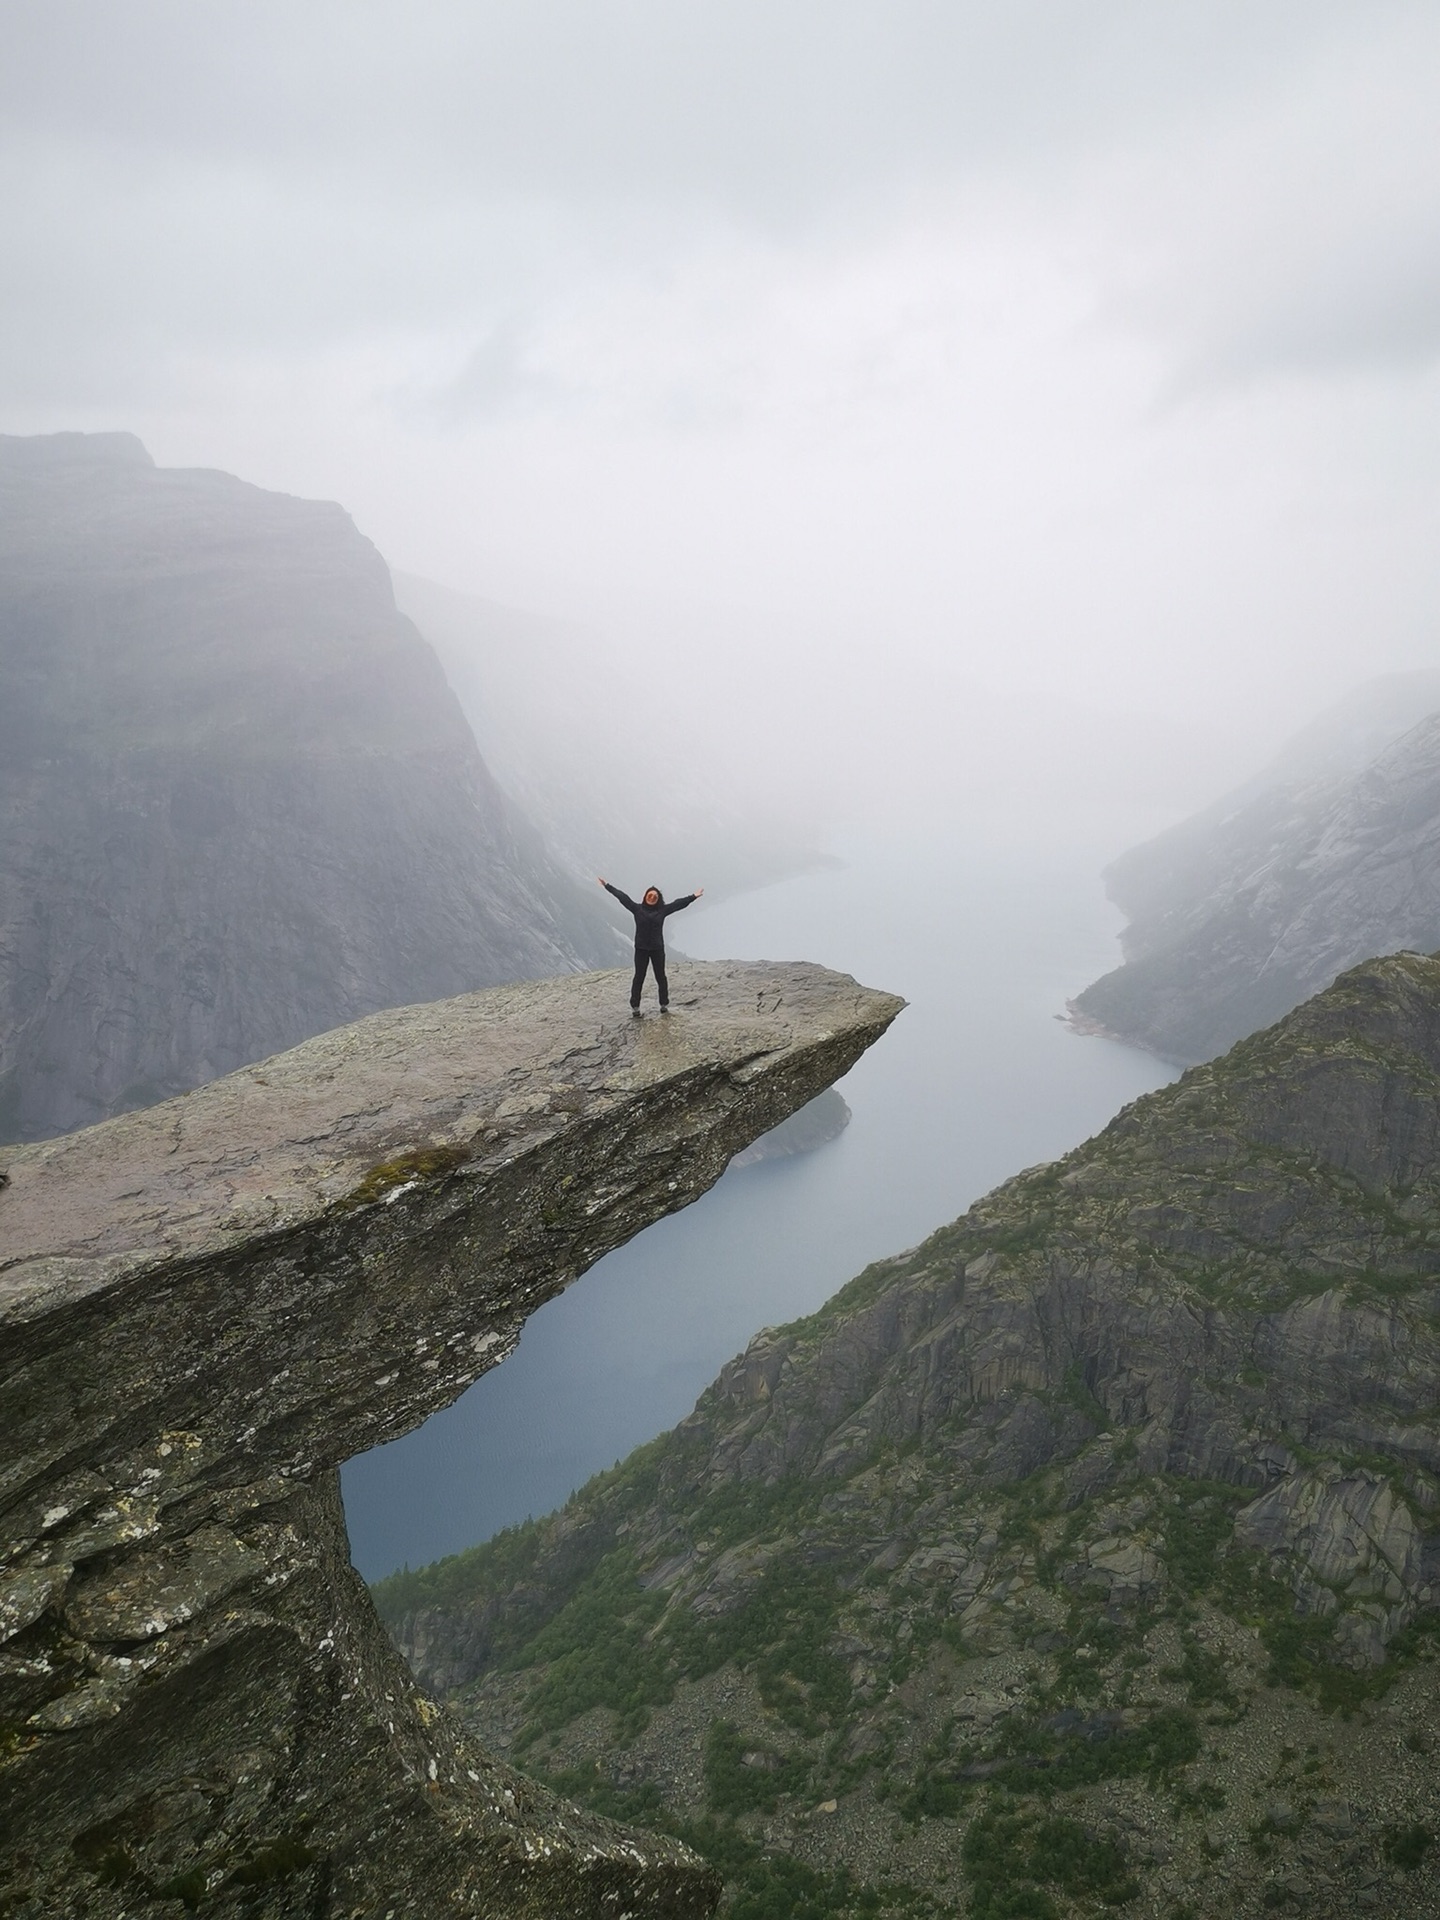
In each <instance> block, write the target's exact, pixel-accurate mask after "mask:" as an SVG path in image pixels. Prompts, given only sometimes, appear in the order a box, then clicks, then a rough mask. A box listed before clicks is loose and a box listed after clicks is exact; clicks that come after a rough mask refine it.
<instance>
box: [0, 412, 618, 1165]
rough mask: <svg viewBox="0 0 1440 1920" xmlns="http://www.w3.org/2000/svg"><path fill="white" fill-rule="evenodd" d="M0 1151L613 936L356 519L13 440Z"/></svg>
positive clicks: (78, 440)
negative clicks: (520, 813)
mask: <svg viewBox="0 0 1440 1920" xmlns="http://www.w3.org/2000/svg"><path fill="white" fill-rule="evenodd" d="M0 819H3V822H4V833H3V835H0V1139H34V1138H39V1137H43V1136H44V1135H46V1134H50V1133H55V1132H58V1131H61V1130H64V1129H66V1128H69V1127H74V1126H78V1125H82V1124H84V1123H87V1122H89V1121H93V1120H96V1119H100V1118H102V1117H104V1116H105V1115H108V1114H111V1113H115V1112H119V1111H121V1110H123V1109H125V1108H127V1107H132V1106H136V1105H143V1104H146V1103H148V1102H150V1101H153V1100H157V1099H160V1098H162V1097H164V1096H166V1095H168V1094H171V1093H174V1092H178V1091H180V1090H182V1089H184V1088H187V1087H190V1086H193V1085H195V1084H197V1083H199V1082H201V1081H204V1080H207V1079H211V1078H213V1077H215V1076H216V1075H218V1074H221V1073H225V1072H227V1071H229V1070H230V1069H232V1068H234V1067H237V1066H239V1065H241V1064H243V1063H245V1062H247V1061H250V1060H253V1059H257V1058H260V1057H263V1056H265V1055H267V1054H270V1053H273V1052H275V1051H277V1050H279V1049H280V1048H283V1047H287V1046H290V1045H293V1044H294V1043H295V1042H297V1041H299V1040H302V1039H304V1038H305V1037H306V1036H308V1035H309V1034H312V1033H316V1032H319V1031H322V1030H324V1029H326V1028H329V1027H332V1026H336V1025H339V1024H341V1023H343V1022H345V1021H348V1020H352V1019H355V1018H357V1017H359V1016H361V1015H363V1014H366V1013H369V1012H372V1011H374V1010H376V1009H378V1008H380V1007H384V1006H390V1005H395V1004H398V1003H405V1002H413V1001H417V1000H427V999H434V998H439V997H441V996H444V995H449V994H454V993H458V992H462V991H465V990H468V989H472V988H477V987H482V986H487V985H491V984H495V983H497V982H500V981H503V980H508V979H515V978H521V977H534V976H538V975H544V974H550V973H555V972H560V971H565V970H568V969H572V968H575V967H580V966H593V965H603V964H608V963H609V962H610V961H611V960H613V959H614V958H615V957H616V954H617V950H618V949H617V943H615V942H614V941H613V938H612V936H611V935H610V934H609V932H608V931H607V929H606V926H605V923H604V919H603V916H602V915H601V913H600V912H599V910H598V908H597V907H596V906H595V905H594V904H593V903H592V902H591V900H590V899H589V898H588V896H586V895H584V894H582V893H581V892H580V891H579V889H577V888H576V887H574V886H573V884H572V883H571V882H570V881H569V880H568V879H566V878H565V877H563V876H562V875H561V874H560V873H559V872H558V871H557V870H556V869H555V868H554V867H553V866H552V865H551V864H550V862H549V860H548V858H547V856H546V855H545V853H544V850H543V848H542V846H541V844H540V842H539V840H538V838H537V837H536V835H535V834H534V833H533V832H532V831H531V830H530V829H529V828H528V827H527V826H526V825H525V823H524V822H523V820H521V819H520V818H518V817H517V816H516V815H515V813H514V812H513V811H512V810H511V809H510V808H509V807H508V806H507V804H506V802H505V801H504V799H503V798H502V796H501V794H500V792H499V790H498V788H497V787H496V785H495V783H494V781H493V780H492V779H491V777H490V775H489V773H488V772H487V770H486V768H485V765H484V763H483V761H482V760H481V758H480V755H479V752H478V750H477V748H476V745H475V741H474V738H473V736H472V734H471V732H470V729H469V727H468V726H467V724H466V722H465V719H464V717H463V715H462V714H461V712H460V709H459V706H458V704H457V702H456V700H455V698H454V696H453V695H452V693H451V692H450V689H449V687H448V686H447V685H446V683H445V678H444V675H443V673H442V671H441V669H440V665H439V662H438V661H437V659H436V658H435V655H434V653H433V652H432V651H431V649H430V648H429V647H428V645H426V643H425V642H424V641H422V640H421V639H420V637H419V636H418V634H417V633H416V632H415V630H414V628H413V627H412V626H411V624H410V623H409V621H408V620H406V619H404V618H403V617H402V616H401V615H399V614H398V613H397V612H396V610H395V605H394V599H393V596H392V593H391V589H390V581H389V574H388V572H387V569H386V567H385V563H384V561H383V560H382V559H381V557H380V555H379V554H378V553H377V552H376V551H375V549H374V548H373V547H372V546H371V545H370V543H369V542H368V541H367V540H365V539H363V538H362V536H361V535H360V534H359V533H358V532H357V531H356V529H355V527H354V525H353V524H352V522H351V521H350V519H349V516H348V515H347V514H345V513H344V512H343V511H342V510H341V508H339V507H338V506H334V505H331V504H328V503H325V502H318V501H305V500H297V499H292V498H290V497H289V496H286V495H283V494H274V493H266V492H263V491H262V490H261V489H260V488H258V487H252V486H247V485H246V484H244V483H243V482H242V481H239V480H236V479H233V478H232V477H231V476H229V475H228V474H223V473H211V472H200V471H166V470H163V469H159V468H157V467H156V466H155V465H154V463H153V462H152V461H151V459H150V457H149V455H148V454H147V453H146V452H145V450H144V448H143V447H142V446H141V445H140V443H139V442H138V441H137V440H135V439H133V438H132V437H131V436H129V435H125V434H98V435H84V434H57V435H51V436H47V437H44V438H40V439H13V438H0Z"/></svg>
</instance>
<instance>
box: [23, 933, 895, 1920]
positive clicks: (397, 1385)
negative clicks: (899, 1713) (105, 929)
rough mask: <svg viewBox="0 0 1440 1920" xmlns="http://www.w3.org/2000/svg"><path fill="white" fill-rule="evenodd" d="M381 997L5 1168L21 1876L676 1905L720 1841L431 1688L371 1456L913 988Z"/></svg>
mask: <svg viewBox="0 0 1440 1920" xmlns="http://www.w3.org/2000/svg"><path fill="white" fill-rule="evenodd" d="M673 980H674V997H675V1002H676V1011H675V1012H674V1013H672V1014H671V1015H670V1016H669V1018H668V1019H666V1020H665V1021H658V1020H653V1021H647V1022H645V1023H643V1024H638V1025H637V1024H636V1023H634V1022H632V1021H631V1019H630V1017H629V1012H628V1008H627V1006H626V1001H625V976H624V975H623V974H620V973H603V974H589V975H580V976H570V977H567V978H565V979H561V980H554V981H547V982H541V983H535V984H530V985H519V986H512V987H507V988H500V989H495V990H492V991H491V992H489V993H484V994H477V995H474V996H470V997H467V998H463V999H459V1000H453V1001H449V1002H445V1003H442V1004H438V1005H431V1006H422V1007H412V1008H406V1009H401V1010H399V1011H395V1012H390V1013H382V1014H377V1015H374V1016H372V1017H371V1018H369V1019H368V1020H365V1021H362V1022H360V1023H358V1024H356V1025H354V1026H351V1027H347V1028H344V1029H342V1030H340V1031H338V1032H335V1033H330V1034H326V1035H323V1036H321V1037H320V1038H318V1039H314V1040H311V1041H309V1042H307V1043H306V1044H305V1045H303V1046H301V1047H299V1048H297V1049H295V1050H294V1051H292V1052H290V1053H288V1054H284V1055H281V1056H279V1057H278V1058H275V1059H272V1060H267V1061H264V1062H262V1063H261V1064H259V1065H258V1066H254V1067H250V1068H247V1069H245V1070H243V1071H241V1072H239V1073H237V1074H235V1075H232V1076H230V1077H229V1078H227V1079H223V1080H219V1081H216V1082H214V1083H212V1084H211V1085H209V1086H206V1087H203V1088H201V1089H199V1090H198V1091H196V1092H194V1093H191V1094H188V1095H186V1096H183V1097H181V1098H179V1099H176V1100H172V1101H169V1102H166V1103H165V1104H163V1105H160V1106H157V1107H153V1108H150V1109H148V1110H146V1111H144V1112H141V1113H135V1114H130V1115H127V1116H124V1117H121V1118H118V1119H115V1120H111V1121H108V1122H106V1123H104V1124H102V1125H100V1126H97V1127H94V1128H89V1129H86V1130H83V1131H81V1132H78V1133H74V1134H70V1135H68V1136H66V1137H65V1138H63V1139H60V1140H55V1141H51V1142H47V1143H44V1144H39V1145H32V1146H27V1147H21V1148H18V1149H16V1150H14V1151H13V1152H12V1153H11V1154H10V1155H9V1156H8V1158H7V1161H6V1163H5V1164H6V1167H7V1170H8V1176H9V1177H8V1182H7V1183H6V1184H4V1185H3V1186H0V1327H3V1334H0V1431H3V1433H4V1435H5V1443H4V1451H3V1462H0V1831H3V1832H4V1835H5V1846H4V1848H3V1850H0V1911H3V1912H5V1913H7V1914H15V1915H27V1916H29V1915H33V1916H35V1920H40V1916H46V1917H47V1920H48V1916H50V1915H54V1914H60V1913H64V1914H69V1915H76V1916H79V1915H85V1916H94V1917H95V1920H120V1916H122V1915H126V1914H129V1915H133V1914H135V1913H137V1912H144V1913H146V1914H147V1915H148V1914H154V1915H155V1916H156V1920H163V1916H174V1920H180V1916H182V1915H183V1914H185V1913H187V1912H190V1911H193V1910H195V1909H197V1908H199V1909H201V1910H203V1911H204V1912H205V1913H207V1914H212V1913H213V1914H215V1915H217V1916H222V1917H223V1916H226V1915H234V1916H240V1915H244V1916H247V1917H249V1916H258V1915H276V1916H279V1915H285V1916H292V1915H293V1916H297V1917H298V1916H301V1915H303V1916H305V1917H306V1920H339V1917H340V1916H341V1915H353V1914H357V1913H363V1914H372V1913H373V1914H387V1913H388V1914H392V1915H393V1916H394V1917H395V1920H401V1917H402V1916H406V1917H407V1920H434V1917H435V1916H437V1915H446V1914H454V1915H473V1916H476V1917H477V1920H479V1917H480V1916H484V1920H504V1917H508V1916H514V1920H542V1917H543V1920H550V1916H553V1915H557V1914H562V1913H563V1914H565V1915H567V1916H569V1915H574V1916H580V1917H581V1920H589V1917H590V1916H593V1917H594V1920H600V1917H601V1916H606V1917H607V1920H616V1916H618V1915H619V1914H622V1913H629V1914H632V1915H634V1916H637V1917H638V1916H641V1915H647V1916H654V1920H670V1916H676V1917H677V1920H684V1916H689V1915H696V1916H699V1915H701V1914H704V1913H706V1912H708V1911H709V1910H710V1909H711V1907H712V1906H713V1904H714V1900H715V1897H716V1894H717V1891H718V1882H717V1881H716V1879H715V1876H714V1875H713V1873H712V1872H711V1871H710V1869H709V1868H707V1867H706V1866H704V1865H703V1863H701V1862H700V1861H698V1860H697V1859H696V1858H695V1857H694V1856H693V1855H691V1854H689V1853H687V1851H686V1850H685V1849H684V1848H683V1847H680V1846H677V1845H675V1844H674V1843H672V1842H670V1841H668V1840H655V1841H653V1842H652V1841H651V1840H649V1839H648V1838H647V1837H645V1836H643V1835H637V1834H634V1833H629V1832H625V1831H621V1830H619V1829H617V1828H614V1827H612V1826H610V1825H609V1824H608V1823H607V1822H605V1821H604V1820H602V1819H597V1818H595V1817H592V1816H591V1815H588V1814H585V1813H582V1812H580V1811H579V1810H577V1809H576V1808H575V1807H573V1806H570V1805H567V1804H564V1803H562V1802H560V1801H558V1800H556V1799H555V1798H554V1797H553V1796H552V1795H550V1794H549V1793H547V1792H546V1791H545V1790H543V1789H542V1788H540V1787H537V1786H536V1785H535V1784H534V1783H532V1782H529V1781H527V1780H525V1779H523V1778H522V1777H521V1776H520V1775H518V1774H516V1773H514V1772H512V1771H511V1770H509V1769H508V1768H506V1767H503V1766H501V1765H499V1764H497V1763H496V1762H495V1761H493V1760H492V1759H490V1758H489V1757H488V1756H487V1755H486V1754H485V1752H484V1751H483V1749H481V1748H479V1747H478V1746H477V1745H476V1743H475V1742H474V1741H473V1740H472V1739H470V1738H469V1737H468V1736H466V1735H465V1734H464V1733H463V1732H462V1731H461V1730H460V1729H459V1728H458V1727H457V1726H456V1725H454V1724H453V1723H452V1722H451V1721H450V1720H449V1718H448V1716H446V1715H444V1714H441V1713H438V1712H437V1710H436V1709H435V1707H434V1706H433V1705H432V1704H431V1703H430V1702H429V1701H428V1700H426V1699H425V1698H423V1697H422V1696H421V1695H420V1694H419V1693H418V1692H417V1690H416V1688H415V1686H414V1683H413V1681H412V1680H411V1679H410V1677H409V1676H408V1675H407V1674H406V1672H405V1670H404V1668H403V1667H402V1666H401V1664H400V1662H399V1661H398V1660H397V1658H396V1657H395V1655H394V1653H393V1651H392V1650H391V1649H390V1648H389V1646H388V1643H387V1642H386V1640H385V1637H384V1635H383V1632H382V1631H381V1629H380V1626H379V1623H378V1621H377V1620H376V1618H375V1616H374V1614H373V1611H372V1609H371V1607H370V1605H369V1602H368V1600H367V1598H366V1595H365V1591H364V1588H363V1587H362V1586H361V1584H360V1582H359V1581H358V1579H357V1578H356V1576H355V1575H354V1574H353V1573H352V1571H351V1570H350V1567H349V1565H348V1560H347V1556H346V1549H345V1534H344V1522H343V1517H342V1515H341V1512H340V1504H339V1493H338V1483H337V1477H336V1472H335V1469H336V1467H337V1466H338V1465H339V1463H340V1462H341V1461H343V1460H344V1459H345V1458H347V1457H348V1456H349V1455H350V1454H352V1453H354V1452H356V1451H357V1450H359V1449H360V1448H363V1447H367V1446H370V1445H372V1444H373V1443H374V1442H375V1441H377V1440H380V1439H384V1438H387V1437H389V1436H391V1435H393V1434H396V1433H399V1432H403V1431H405V1430H406V1429H407V1428H408V1427H410V1426H413V1425H414V1424H416V1423H417V1422H418V1421H419V1420H421V1419H423V1418H424V1417H425V1416H426V1415H427V1414H429V1413H430V1412H432V1411H434V1410H435V1409H436V1408H438V1407H441V1406H444V1405H446V1404H448V1403H449V1402H450V1401H452V1400H453V1399H454V1398H455V1397H456V1395H457V1394H459V1393H460V1392H461V1391H462V1390H463V1389H464V1388H465V1387H466V1386H467V1385H469V1383H470V1382H471V1381H473V1380H474V1379H475V1378H476V1377H477V1376H478V1375H479V1374H481V1373H483V1372H484V1371H485V1370H486V1369H487V1368H489V1367H492V1366H494V1365H496V1364H497V1363H498V1362H499V1361H500V1360H501V1359H503V1358H504V1356H505V1355H506V1354H507V1353H508V1352H509V1351H510V1350H511V1348H512V1347H513V1345H514V1343H515V1340H516V1338H517V1337H518V1334H519V1330H520V1327H521V1325H522V1324H523V1322H524V1320H525V1318H526V1317H527V1315H528V1314H529V1313H531V1312H532V1311H533V1310H534V1309H535V1307H537V1306H538V1305H539V1304H541V1302H543V1301H544V1300H546V1299H548V1298H549V1297H551V1296H552V1295H553V1294H555V1293H556V1292H558V1291H559V1290H560V1288H562V1287H563V1286H564V1285H566V1284H567V1282H568V1281H570V1280H571V1279H573V1278H574V1277H575V1275H576V1274H578V1273H580V1272H582V1271H583V1270H584V1269H585V1268H586V1267H588V1266H589V1265H590V1264H592V1263H593V1262H594V1261H595V1260H597V1259H599V1258H600V1257H601V1255H602V1254H604V1253H605V1252H607V1251H609V1249H611V1248H612V1247H614V1246H617V1245H618V1244H620V1243H621V1242H622V1241H624V1240H625V1239H627V1238H629V1237H630V1236H631V1235H632V1234H634V1233H635V1232H637V1231H638V1230H639V1229H640V1228H641V1227H642V1226H644V1225H646V1224H648V1223H649V1222H650V1221H651V1220H654V1219H656V1218H658V1217H659V1216H660V1215H662V1214H665V1213H668V1212H671V1211H673V1210H674V1209H675V1208H677V1207H680V1206H683V1205H685V1204H686V1203H687V1202H688V1201H689V1200H691V1199H693V1198H695V1197H696V1195H697V1194H699V1193H700V1192H702V1191H703V1190H704V1189H705V1188H706V1187H708V1186H709V1185H710V1184H711V1183H712V1182H713V1181H714V1180H716V1179H717V1178H718V1177H719V1175H720V1173H721V1172H722V1171H723V1169H724V1167H725V1165H726V1163H727V1161H728V1160H729V1158H730V1157H731V1156H732V1155H733V1154H734V1153H735V1152H737V1151H738V1150H739V1149H741V1148H742V1147H744V1146H746V1145H747V1144H748V1143H749V1142H750V1141H752V1140H753V1139H754V1138H755V1137H756V1136H757V1135H759V1134H761V1133H762V1132H764V1131H765V1130H766V1129H767V1128H769V1127H771V1126H773V1125H775V1124H777V1123H778V1122H779V1121H781V1120H782V1119H784V1118H785V1117H786V1116H787V1115H788V1114H789V1113H791V1112H793V1111H794V1110H795V1109H796V1108H798V1107H800V1106H802V1105H803V1104H804V1103H805V1102H806V1101H808V1100H810V1099H812V1098H813V1097H814V1096H815V1095H816V1094H817V1093H818V1092H819V1091H820V1089H822V1088H823V1087H825V1086H827V1085H828V1084H829V1083H830V1082H831V1081H832V1080H834V1079H835V1078H836V1077H837V1075H839V1074H841V1073H843V1072H844V1071H845V1070H846V1068H847V1067H848V1066H849V1065H850V1064H851V1063H852V1062H853V1061H854V1060H855V1059H856V1058H857V1057H858V1055H859V1054H860V1053H861V1052H862V1051H863V1050H864V1048H865V1047H866V1046H868V1045H869V1044H870V1043H871V1042H872V1041H873V1040H874V1039H876V1038H877V1037H878V1036H879V1035H880V1034H881V1033H882V1032H883V1031H884V1029H885V1027H886V1026H887V1025H888V1024H889V1022H890V1020H891V1019H893V1018H894V1015H895V1013H896V1011H897V1010H898V1008H899V1005H900V1003H899V1002H898V1001H896V1000H895V999H893V998H891V997H890V996H888V995H884V994H877V993H872V992H868V991H866V990H865V989H863V988H859V987H857V986H856V985H855V983H854V982H853V981H851V980H848V979H845V978H844V977H843V976H838V975H834V974H828V973H825V972H823V971H822V970H821V969H820V968H817V967H808V966H789V967H787V966H753V967H742V966H734V967H727V966H706V967H689V966H684V965H681V966H679V967H677V968H676V970H675V973H674V975H673Z"/></svg>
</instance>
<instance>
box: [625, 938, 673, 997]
mask: <svg viewBox="0 0 1440 1920" xmlns="http://www.w3.org/2000/svg"><path fill="white" fill-rule="evenodd" d="M647 967H653V968H654V969H655V986H656V988H657V990H658V992H659V994H660V1004H661V1006H662V1007H668V1006H669V1004H670V984H669V982H668V981H667V980H666V978H665V955H664V953H663V952H661V953H653V952H651V951H650V950H649V949H647V948H645V947H636V949H635V978H634V980H633V981H632V983H631V986H630V1004H631V1006H632V1007H638V1006H639V1004H640V989H641V988H642V987H643V986H644V984H645V969H646V968H647Z"/></svg>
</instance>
